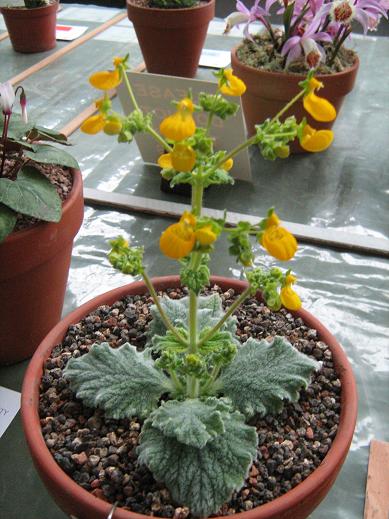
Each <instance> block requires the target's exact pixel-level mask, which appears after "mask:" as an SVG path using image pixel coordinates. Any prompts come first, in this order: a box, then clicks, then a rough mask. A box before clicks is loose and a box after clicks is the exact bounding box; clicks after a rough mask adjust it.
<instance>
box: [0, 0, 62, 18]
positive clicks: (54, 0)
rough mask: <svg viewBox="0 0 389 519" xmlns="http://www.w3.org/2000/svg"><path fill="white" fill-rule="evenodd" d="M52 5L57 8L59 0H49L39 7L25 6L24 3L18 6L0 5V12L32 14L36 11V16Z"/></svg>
mask: <svg viewBox="0 0 389 519" xmlns="http://www.w3.org/2000/svg"><path fill="white" fill-rule="evenodd" d="M54 6H56V7H57V8H58V6H59V0H50V3H49V4H47V5H42V6H40V7H26V6H24V5H19V6H6V5H4V6H1V7H0V12H1V13H3V12H5V13H12V14H14V13H23V14H26V13H31V15H32V14H34V13H36V15H37V16H39V14H42V12H43V11H45V10H47V9H52V8H53V7H54Z"/></svg>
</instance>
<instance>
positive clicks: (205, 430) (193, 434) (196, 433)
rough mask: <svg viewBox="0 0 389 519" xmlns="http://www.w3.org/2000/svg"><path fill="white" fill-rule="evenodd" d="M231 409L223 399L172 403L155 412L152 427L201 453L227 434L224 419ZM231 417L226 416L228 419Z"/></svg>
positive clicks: (176, 401)
mask: <svg viewBox="0 0 389 519" xmlns="http://www.w3.org/2000/svg"><path fill="white" fill-rule="evenodd" d="M230 409H231V407H230V406H229V405H228V404H226V403H225V402H223V400H221V399H217V398H208V399H207V400H205V401H202V400H199V399H197V398H193V399H188V400H184V401H182V402H180V401H178V400H169V401H167V402H164V403H163V404H162V405H161V406H160V407H159V408H158V409H157V410H156V411H154V412H153V414H152V416H151V417H150V419H152V424H153V427H155V428H156V429H159V430H160V431H161V432H163V433H164V434H165V436H169V437H171V438H176V439H177V440H178V441H179V442H180V443H184V444H185V445H192V446H193V447H197V448H199V449H201V448H202V447H204V446H205V445H206V444H207V443H208V441H209V440H211V439H212V438H214V437H215V436H218V435H220V434H223V433H224V432H225V427H224V422H223V418H224V417H225V413H226V411H227V412H228V411H230ZM229 418H230V415H227V419H229Z"/></svg>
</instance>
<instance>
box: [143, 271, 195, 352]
mask: <svg viewBox="0 0 389 519" xmlns="http://www.w3.org/2000/svg"><path fill="white" fill-rule="evenodd" d="M141 274H142V277H143V280H144V282H145V284H146V286H147V288H148V289H149V292H150V295H151V297H152V298H153V301H154V303H155V306H156V307H157V308H158V312H159V314H160V316H161V319H162V321H163V324H164V325H165V326H166V328H167V329H168V330H169V331H171V332H172V334H173V335H174V337H175V338H176V339H177V341H178V342H179V343H180V344H182V345H183V346H185V347H187V346H188V343H187V342H186V340H185V339H184V337H182V335H181V334H180V333H178V331H177V330H176V328H175V327H174V326H173V324H172V322H171V321H170V319H169V317H168V316H167V315H166V313H165V312H164V310H163V308H162V306H161V303H160V301H159V297H158V294H157V292H156V291H155V288H154V285H153V283H152V282H151V279H150V278H149V276H148V275H147V274H146V272H145V271H144V270H143V271H142V272H141Z"/></svg>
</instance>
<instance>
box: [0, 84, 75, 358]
mask: <svg viewBox="0 0 389 519" xmlns="http://www.w3.org/2000/svg"><path fill="white" fill-rule="evenodd" d="M19 93H20V104H21V107H22V115H21V116H18V114H15V113H13V105H14V102H15V95H17V94H19ZM0 108H1V112H2V115H1V119H0V132H1V140H0V304H1V308H2V311H1V315H0V344H1V346H0V363H11V362H17V361H20V360H23V359H25V358H27V357H30V356H31V355H32V353H33V352H34V351H35V349H36V347H37V346H38V344H39V343H40V341H41V340H42V339H43V337H44V336H45V335H46V334H47V332H48V331H49V330H50V329H51V328H52V327H53V326H54V324H55V323H56V322H58V320H59V318H60V316H61V312H62V305H63V300H64V294H65V288H66V281H67V276H68V270H69V264H70V257H71V251H72V243H73V238H74V236H75V235H76V233H77V231H78V229H79V227H80V225H81V222H82V218H83V197H82V180H81V174H80V172H79V171H78V164H77V161H76V160H75V159H74V158H73V157H72V156H71V155H70V154H69V153H67V152H66V151H64V150H61V149H58V148H57V147H55V146H53V145H52V144H51V143H55V144H62V145H66V144H68V143H67V138H66V137H65V135H62V134H61V133H58V132H56V131H53V130H50V129H48V128H43V127H41V126H39V125H37V124H35V123H34V122H31V121H28V120H27V109H26V96H25V93H24V90H23V88H22V87H21V86H19V87H18V88H17V89H16V91H14V89H13V87H12V86H11V84H10V83H4V84H0ZM62 204H63V207H62ZM39 221H42V222H48V223H38V222H39Z"/></svg>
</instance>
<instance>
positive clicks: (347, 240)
mask: <svg viewBox="0 0 389 519" xmlns="http://www.w3.org/2000/svg"><path fill="white" fill-rule="evenodd" d="M84 198H85V202H86V203H88V204H90V205H96V206H103V207H109V208H112V209H117V210H122V211H133V212H139V213H144V214H151V215H157V216H161V217H173V218H177V217H179V216H181V215H182V213H183V212H184V211H188V210H190V206H189V205H187V204H180V203H177V202H169V201H165V200H157V199H152V198H145V197H140V196H135V195H127V194H121V193H112V192H107V191H101V190H99V189H91V188H85V189H84ZM203 212H204V214H205V215H206V216H211V217H213V218H223V211H220V210H218V209H210V208H205V209H204V211H203ZM259 219H260V217H259V216H252V215H248V214H242V213H234V212H228V213H227V223H228V224H229V225H232V226H234V225H236V224H237V223H238V222H239V221H241V220H245V221H248V222H251V223H253V224H256V223H258V221H259ZM283 223H284V224H285V227H287V228H288V230H289V231H291V232H292V233H293V234H294V235H295V236H296V238H297V239H298V240H299V241H300V242H302V243H309V244H313V245H319V246H324V247H330V248H336V249H340V250H343V251H349V252H356V253H360V254H369V255H374V256H383V257H389V240H385V239H379V238H374V237H371V236H361V235H358V234H351V233H345V232H342V231H337V230H336V229H331V228H321V227H320V228H318V227H312V226H309V225H303V224H299V223H293V222H285V221H284V222H283Z"/></svg>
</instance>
